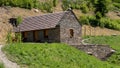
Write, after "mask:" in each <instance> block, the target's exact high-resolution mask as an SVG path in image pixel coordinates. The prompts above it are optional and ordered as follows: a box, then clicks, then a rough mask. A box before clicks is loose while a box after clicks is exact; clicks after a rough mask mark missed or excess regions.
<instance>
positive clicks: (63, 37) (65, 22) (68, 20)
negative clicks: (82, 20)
mask: <svg viewBox="0 0 120 68" xmlns="http://www.w3.org/2000/svg"><path fill="white" fill-rule="evenodd" d="M59 23H60V42H61V43H67V44H69V45H79V44H81V25H80V24H79V22H78V20H77V19H76V17H75V16H74V14H73V13H72V11H69V12H66V13H65V15H64V16H63V18H62V20H61V21H60V22H59ZM70 29H72V30H73V37H72V38H70Z"/></svg>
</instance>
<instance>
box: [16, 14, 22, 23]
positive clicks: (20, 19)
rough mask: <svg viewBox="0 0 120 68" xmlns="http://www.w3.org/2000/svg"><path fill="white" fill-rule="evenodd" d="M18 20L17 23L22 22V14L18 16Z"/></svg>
mask: <svg viewBox="0 0 120 68" xmlns="http://www.w3.org/2000/svg"><path fill="white" fill-rule="evenodd" d="M16 20H17V25H19V24H20V23H22V17H21V16H18V17H17V19H16Z"/></svg>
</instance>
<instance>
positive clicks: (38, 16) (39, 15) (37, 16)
mask: <svg viewBox="0 0 120 68" xmlns="http://www.w3.org/2000/svg"><path fill="white" fill-rule="evenodd" d="M66 12H68V11H61V12H55V13H46V14H41V15H36V16H28V17H25V18H24V19H27V18H32V17H39V16H46V15H51V14H59V13H66Z"/></svg>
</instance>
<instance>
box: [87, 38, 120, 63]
mask: <svg viewBox="0 0 120 68" xmlns="http://www.w3.org/2000/svg"><path fill="white" fill-rule="evenodd" d="M85 38H89V40H87V41H86V42H87V43H92V44H108V45H110V46H111V47H112V48H113V49H114V50H116V53H114V54H113V55H112V56H111V57H110V58H109V59H108V62H110V63H113V64H117V65H120V36H96V37H95V36H88V37H85Z"/></svg>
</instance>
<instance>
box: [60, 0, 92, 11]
mask: <svg viewBox="0 0 120 68" xmlns="http://www.w3.org/2000/svg"><path fill="white" fill-rule="evenodd" d="M62 3H63V4H62V8H63V10H67V9H68V8H72V9H81V10H82V12H83V13H87V12H88V11H89V10H90V9H89V7H91V8H92V6H90V2H88V1H86V0H85V1H84V0H62Z"/></svg>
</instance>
